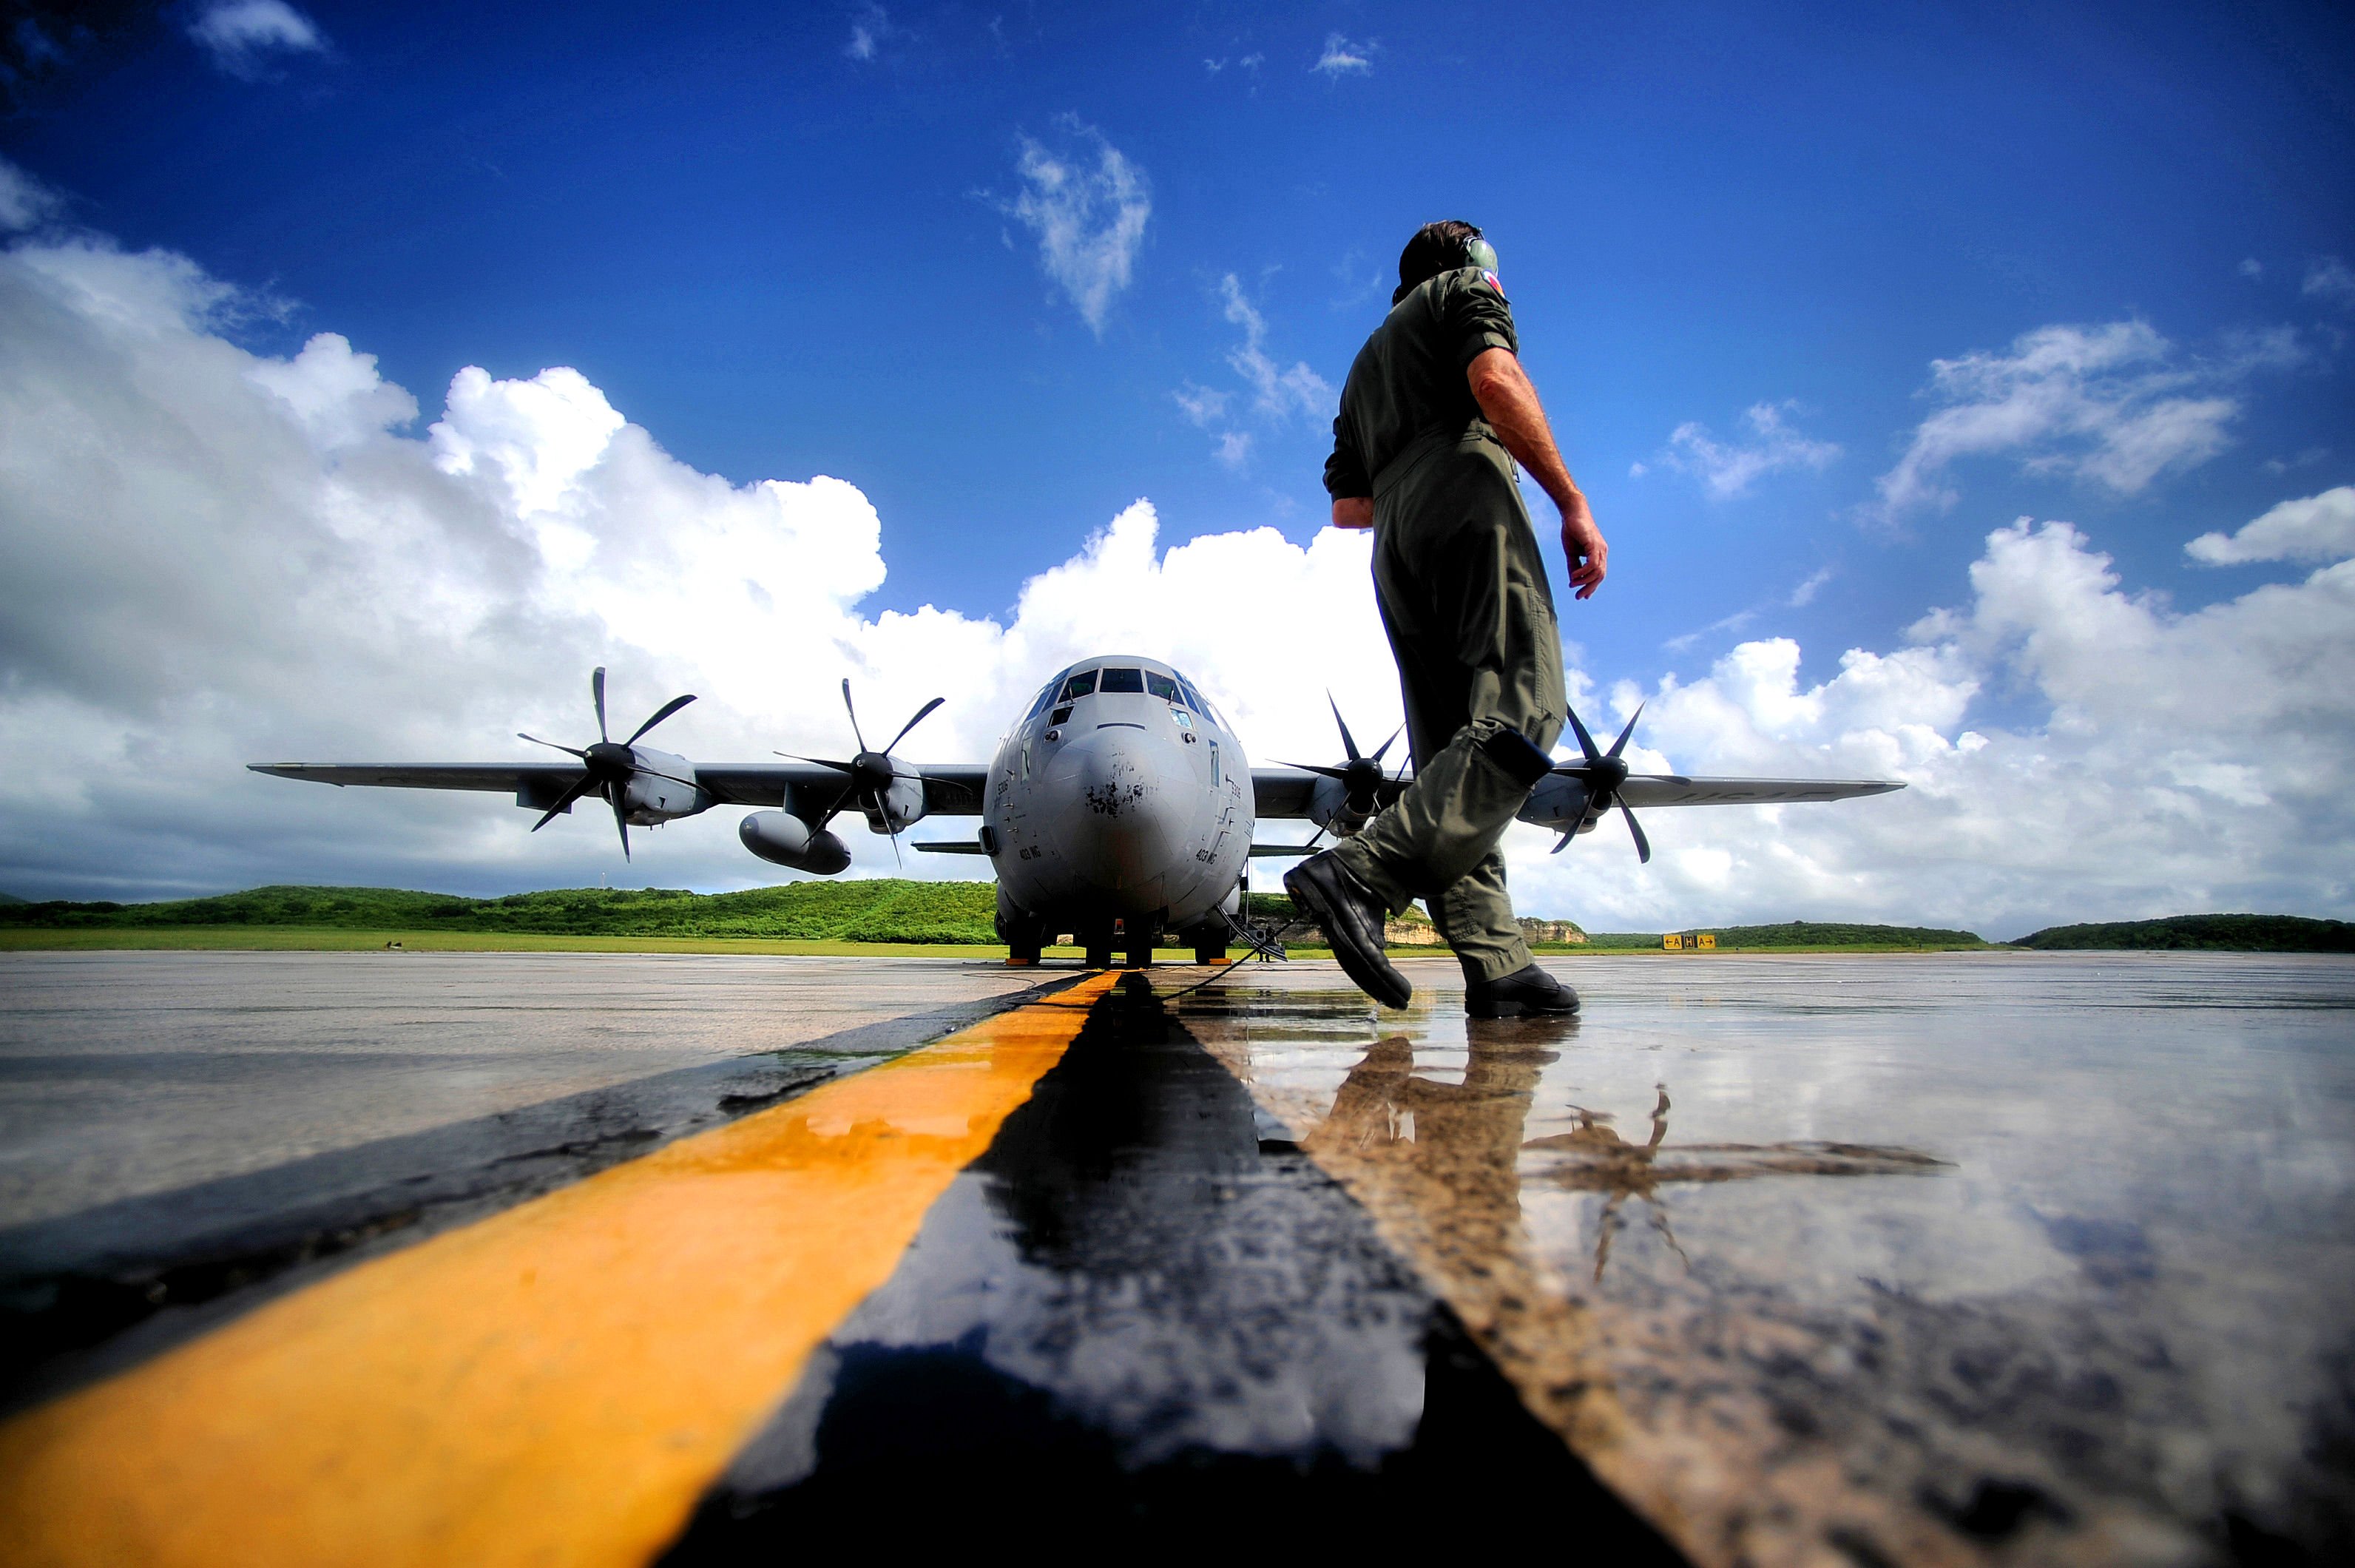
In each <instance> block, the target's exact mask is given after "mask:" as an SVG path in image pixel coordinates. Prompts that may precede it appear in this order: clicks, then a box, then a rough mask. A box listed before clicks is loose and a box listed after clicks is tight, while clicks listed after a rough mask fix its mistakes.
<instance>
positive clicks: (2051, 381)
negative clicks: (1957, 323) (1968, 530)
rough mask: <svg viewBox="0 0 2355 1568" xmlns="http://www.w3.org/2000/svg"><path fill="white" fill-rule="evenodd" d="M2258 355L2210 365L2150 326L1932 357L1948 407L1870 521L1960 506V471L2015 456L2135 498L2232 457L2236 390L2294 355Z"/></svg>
mask: <svg viewBox="0 0 2355 1568" xmlns="http://www.w3.org/2000/svg"><path fill="white" fill-rule="evenodd" d="M2253 349H2254V352H2253V353H2252V354H2249V355H2243V356H2241V357H2238V358H2237V359H2236V361H2235V362H2233V363H2228V364H2225V365H2204V364H2200V363H2198V362H2195V361H2192V360H2190V359H2189V358H2188V357H2186V356H2184V355H2183V354H2181V353H2180V352H2179V350H2178V349H2177V348H2176V347H2175V345H2173V344H2172V343H2169V341H2168V340H2167V339H2166V338H2165V337H2162V336H2159V334H2158V332H2156V331H2154V330H2153V329H2152V328H2151V327H2150V326H2149V325H2147V324H2146V323H2143V322H2139V321H2120V322H2112V323H2110V324H2108V325H2104V326H2091V327H2088V326H2046V327H2040V328H2039V329H2037V330H2036V331H2034V332H2030V333H2028V334H2026V335H2024V336H2021V337H2019V338H2017V339H2015V340H2014V341H2013V343H2012V345H2011V347H2010V349H2009V351H2007V352H2001V353H1987V352H1981V353H1973V354H1966V355H1964V356H1963V357H1960V358H1957V359H1937V360H1933V361H1932V362H1931V383H1930V388H1929V396H1930V397H1931V398H1932V399H1933V400H1935V401H1937V402H1939V403H1942V404H1944V405H1945V406H1944V407H1942V408H1940V409H1939V410H1938V411H1936V412H1935V413H1934V414H1932V415H1931V416H1930V417H1929V418H1928V419H1926V420H1923V421H1922V423H1921V424H1920V425H1919V426H1918V427H1917V428H1916V429H1915V430H1914V432H1913V439H1912V441H1911V442H1910V443H1908V445H1907V447H1906V449H1905V453H1904V454H1903V455H1902V457H1900V458H1899V459H1898V462H1897V466H1896V467H1894V468H1892V469H1891V470H1890V471H1889V472H1888V473H1886V474H1884V475H1881V479H1880V481H1879V483H1878V488H1879V491H1880V502H1879V505H1878V506H1877V507H1873V508H1871V511H1870V515H1871V516H1873V517H1877V518H1879V519H1880V520H1882V521H1892V522H1893V521H1897V520H1899V519H1902V518H1903V517H1907V516H1909V515H1912V514H1915V513H1920V512H1924V511H1945V510H1947V509H1948V508H1950V507H1953V506H1954V505H1955V502H1956V501H1957V500H1959V499H1960V498H1961V496H1960V492H1959V491H1958V490H1956V489H1955V485H1954V484H1953V482H1952V480H1951V479H1950V477H1949V470H1950V469H1951V467H1952V465H1953V464H1955V462H1957V461H1958V460H1961V459H1964V458H1968V457H1985V456H1995V455H2009V456H2015V457H2017V458H2018V459H2019V461H2020V462H2021V463H2022V464H2023V465H2024V466H2025V467H2026V468H2027V469H2028V470H2029V471H2030V472H2031V473H2040V474H2054V475H2068V476H2071V477H2074V478H2078V479H2083V480H2086V481H2089V482H2091V483H2094V484H2096V485H2102V486H2103V487H2105V488H2106V489H2108V490H2111V491H2113V492H2115V493H2116V494H2119V495H2133V494H2135V493H2137V492H2138V491H2140V490H2142V489H2143V488H2144V487H2145V486H2147V485H2149V484H2150V483H2151V481H2152V480H2154V479H2157V478H2158V477H2159V476H2160V475H2163V474H2169V473H2175V472H2179V471H2180V470H2183V469H2187V468H2192V467H2196V466H2198V465H2199V464H2202V463H2205V462H2206V461H2208V459H2210V458H2211V457H2213V456H2215V455H2216V454H2217V453H2220V452H2222V451H2223V450H2224V447H2225V445H2226V443H2227V440H2228V438H2227V436H2226V434H2225V427H2226V426H2227V425H2228V424H2230V423H2231V422H2232V420H2233V419H2234V418H2235V417H2237V416H2238V414H2239V413H2240V403H2239V401H2238V400H2236V399H2234V398H2232V397H2231V396H2229V395H2227V392H2226V390H2225V386H2226V384H2227V383H2228V382H2229V380H2230V379H2232V376H2233V375H2234V374H2235V373H2236V372H2237V371H2238V370H2239V369H2242V368H2246V367H2247V366H2248V365H2249V364H2251V363H2255V362H2268V361H2270V362H2278V360H2279V358H2280V357H2281V356H2282V354H2284V353H2285V352H2294V351H2295V348H2294V345H2292V344H2289V343H2288V342H2286V340H2282V339H2279V338H2277V337H2269V338H2266V339H2265V340H2264V342H2263V343H2261V344H2257V345H2254V346H2253Z"/></svg>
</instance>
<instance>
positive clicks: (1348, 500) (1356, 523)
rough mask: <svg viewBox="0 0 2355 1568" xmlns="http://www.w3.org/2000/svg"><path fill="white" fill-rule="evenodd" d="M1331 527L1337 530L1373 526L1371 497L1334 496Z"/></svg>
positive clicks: (1372, 502)
mask: <svg viewBox="0 0 2355 1568" xmlns="http://www.w3.org/2000/svg"><path fill="white" fill-rule="evenodd" d="M1333 526H1334V527H1335V528H1372V527H1373V526H1374V498H1373V497H1372V496H1334V497H1333Z"/></svg>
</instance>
